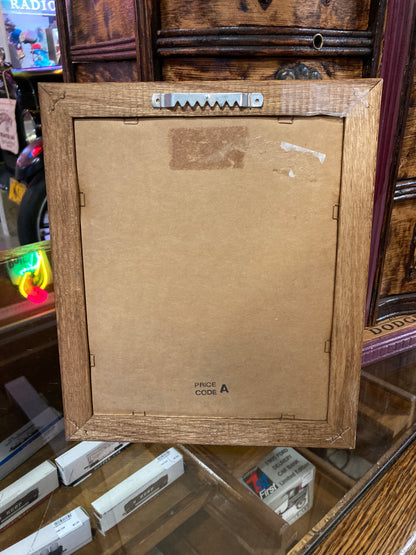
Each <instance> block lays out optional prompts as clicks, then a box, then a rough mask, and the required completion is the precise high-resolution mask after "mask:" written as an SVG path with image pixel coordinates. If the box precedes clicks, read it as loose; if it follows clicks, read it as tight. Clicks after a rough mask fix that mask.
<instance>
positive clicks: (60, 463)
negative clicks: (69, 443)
mask: <svg viewBox="0 0 416 555" xmlns="http://www.w3.org/2000/svg"><path fill="white" fill-rule="evenodd" d="M127 445H129V444H128V443H121V442H112V441H81V443H78V445H75V447H72V449H69V450H68V451H66V452H65V453H63V454H62V455H60V456H59V457H57V458H56V459H55V464H56V466H57V467H58V472H59V477H60V479H61V481H62V483H63V484H64V485H65V486H72V485H76V484H77V483H79V482H80V481H81V480H83V479H85V478H86V477H87V476H89V475H90V474H91V472H92V471H93V470H95V469H97V468H98V467H100V466H101V465H102V464H104V463H105V462H107V461H109V460H110V459H111V458H112V457H114V456H115V455H118V453H120V451H121V450H122V449H124V448H125V447H127Z"/></svg>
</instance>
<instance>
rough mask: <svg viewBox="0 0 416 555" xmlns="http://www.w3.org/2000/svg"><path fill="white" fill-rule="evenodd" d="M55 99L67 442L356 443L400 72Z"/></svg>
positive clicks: (53, 95) (124, 88) (148, 87)
mask: <svg viewBox="0 0 416 555" xmlns="http://www.w3.org/2000/svg"><path fill="white" fill-rule="evenodd" d="M39 91H40V101H41V115H42V131H43V138H44V148H45V165H46V179H47V198H48V209H49V218H50V226H51V241H52V252H53V269H54V281H55V297H56V311H57V318H58V338H59V350H60V364H61V375H62V392H63V401H64V415H65V422H66V431H67V435H68V437H69V438H70V439H77V440H111V441H115V440H125V441H151V442H161V443H165V442H167V443H171V442H175V443H201V444H204V443H205V444H210V443H212V444H240V445H243V444H247V445H286V446H308V447H325V446H331V447H340V448H341V447H342V448H345V447H353V446H354V442H355V429H356V421H357V410H358V390H359V379H360V362H361V349H362V332H363V327H364V303H365V293H366V279H367V267H368V257H369V246H370V233H371V218H372V201H373V186H374V174H375V160H376V150H377V135H378V118H379V109H380V97H381V81H380V80H377V79H360V80H351V81H308V82H303V81H302V82H286V81H276V82H241V81H226V82H192V83H167V82H157V83H156V82H155V83H123V84H120V83H90V84H41V85H40V86H39ZM237 93H238V94H237ZM250 103H251V107H250Z"/></svg>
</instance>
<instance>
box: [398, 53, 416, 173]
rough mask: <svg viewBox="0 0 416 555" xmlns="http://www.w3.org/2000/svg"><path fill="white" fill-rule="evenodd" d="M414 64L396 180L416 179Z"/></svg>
mask: <svg viewBox="0 0 416 555" xmlns="http://www.w3.org/2000/svg"><path fill="white" fill-rule="evenodd" d="M415 66H416V63H415V61H413V80H412V83H411V87H410V91H409V111H408V113H407V118H406V127H405V130H404V137H403V142H402V145H401V150H400V163H399V169H398V173H397V177H398V179H411V178H415V177H416V72H415Z"/></svg>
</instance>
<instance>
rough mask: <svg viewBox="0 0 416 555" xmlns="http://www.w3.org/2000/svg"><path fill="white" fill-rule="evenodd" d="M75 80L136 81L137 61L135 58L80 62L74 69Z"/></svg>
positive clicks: (91, 81) (99, 81)
mask: <svg viewBox="0 0 416 555" xmlns="http://www.w3.org/2000/svg"><path fill="white" fill-rule="evenodd" d="M74 80H75V81H76V82H77V83H94V82H96V83H111V82H125V83H129V82H135V81H137V63H136V60H134V59H132V60H118V61H112V60H107V61H106V62H105V63H103V62H102V60H101V61H98V62H92V61H90V62H88V63H78V64H76V65H75V69H74Z"/></svg>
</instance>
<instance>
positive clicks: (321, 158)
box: [280, 141, 326, 177]
mask: <svg viewBox="0 0 416 555" xmlns="http://www.w3.org/2000/svg"><path fill="white" fill-rule="evenodd" d="M280 146H281V148H282V149H283V150H284V151H285V152H290V151H291V150H294V151H295V152H302V153H304V154H312V156H315V158H318V160H319V161H320V162H321V164H323V163H324V162H325V158H326V154H324V153H323V152H317V151H316V150H311V149H310V148H304V147H303V146H298V145H292V143H286V142H285V141H282V142H281V143H280ZM291 177H292V176H291Z"/></svg>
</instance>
